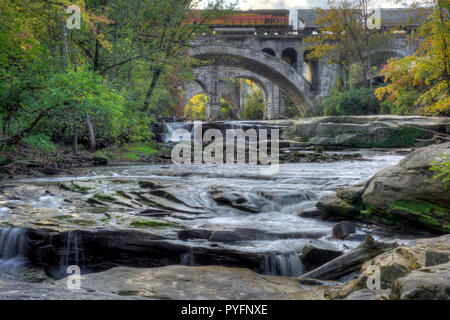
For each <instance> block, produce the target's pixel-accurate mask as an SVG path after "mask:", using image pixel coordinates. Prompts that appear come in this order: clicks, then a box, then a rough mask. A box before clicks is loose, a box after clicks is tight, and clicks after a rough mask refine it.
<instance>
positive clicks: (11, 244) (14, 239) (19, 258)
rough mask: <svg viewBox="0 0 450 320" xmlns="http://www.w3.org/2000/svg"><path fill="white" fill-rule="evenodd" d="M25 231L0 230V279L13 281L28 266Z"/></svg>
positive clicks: (14, 229) (13, 229)
mask: <svg viewBox="0 0 450 320" xmlns="http://www.w3.org/2000/svg"><path fill="white" fill-rule="evenodd" d="M27 249H28V236H27V230H25V229H21V228H0V277H1V278H6V279H14V278H15V277H16V276H17V275H18V274H19V273H20V272H21V271H24V270H25V269H26V267H27V264H28V259H27Z"/></svg>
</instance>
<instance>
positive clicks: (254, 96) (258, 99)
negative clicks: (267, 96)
mask: <svg viewBox="0 0 450 320" xmlns="http://www.w3.org/2000/svg"><path fill="white" fill-rule="evenodd" d="M241 118H242V119H245V120H261V119H263V118H264V103H263V96H262V92H261V90H260V89H256V90H254V91H252V92H251V94H249V96H248V99H247V104H246V105H245V106H244V111H243V112H242V115H241Z"/></svg>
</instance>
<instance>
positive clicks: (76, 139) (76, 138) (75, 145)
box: [72, 123, 78, 153]
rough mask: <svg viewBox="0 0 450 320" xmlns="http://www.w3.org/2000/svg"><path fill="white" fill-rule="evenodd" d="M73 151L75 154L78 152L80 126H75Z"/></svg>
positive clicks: (75, 124)
mask: <svg viewBox="0 0 450 320" xmlns="http://www.w3.org/2000/svg"><path fill="white" fill-rule="evenodd" d="M72 151H73V153H77V152H78V124H77V123H74V124H73V137H72Z"/></svg>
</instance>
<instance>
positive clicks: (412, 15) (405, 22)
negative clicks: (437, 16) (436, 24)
mask: <svg viewBox="0 0 450 320" xmlns="http://www.w3.org/2000/svg"><path fill="white" fill-rule="evenodd" d="M430 14H431V9H428V8H426V9H425V8H423V9H402V8H391V9H382V8H380V9H374V11H373V14H372V16H370V18H369V21H368V22H369V28H370V29H377V30H380V29H393V28H402V29H414V28H417V27H419V26H420V25H422V23H423V22H424V21H425V19H426V18H427V16H429V15H430Z"/></svg>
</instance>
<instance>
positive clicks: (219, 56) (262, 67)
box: [190, 44, 312, 118]
mask: <svg viewBox="0 0 450 320" xmlns="http://www.w3.org/2000/svg"><path fill="white" fill-rule="evenodd" d="M190 54H191V55H192V56H194V57H195V58H197V59H199V60H201V61H202V64H201V66H214V67H216V68H217V67H228V68H237V69H241V70H244V71H245V70H246V71H249V72H251V73H253V74H256V75H258V76H259V77H262V78H264V79H267V80H268V81H269V82H272V83H273V84H275V85H276V86H278V87H280V88H282V89H283V91H284V92H285V93H286V94H287V95H288V96H289V98H290V99H291V100H292V101H293V102H294V104H295V105H296V106H297V108H298V109H299V111H300V113H301V114H305V113H306V111H307V110H309V109H310V108H312V104H311V101H310V100H309V98H308V96H307V93H308V92H309V84H308V82H307V81H305V79H304V78H303V76H302V75H301V74H300V73H298V71H297V70H295V69H294V68H293V67H292V66H291V65H288V64H286V63H284V62H282V61H281V60H280V59H278V58H275V57H272V56H270V55H268V54H266V53H264V52H261V51H259V50H257V49H252V48H244V47H238V46H229V45H228V46H227V45H223V44H214V45H209V44H208V45H204V46H201V45H200V46H197V47H195V48H192V49H191V51H190ZM216 109H217V108H216ZM213 113H216V114H217V110H214V111H213ZM270 113H271V112H269V116H268V117H269V118H270Z"/></svg>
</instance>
